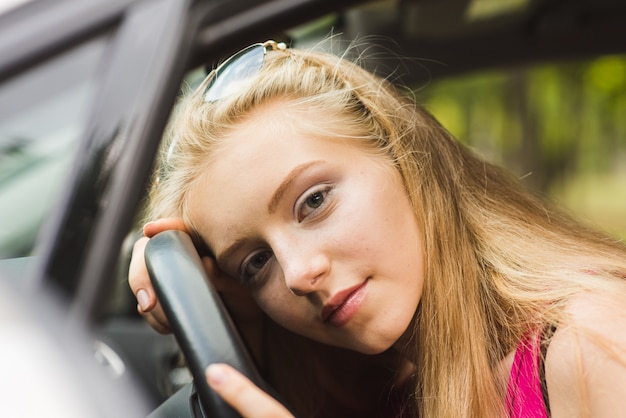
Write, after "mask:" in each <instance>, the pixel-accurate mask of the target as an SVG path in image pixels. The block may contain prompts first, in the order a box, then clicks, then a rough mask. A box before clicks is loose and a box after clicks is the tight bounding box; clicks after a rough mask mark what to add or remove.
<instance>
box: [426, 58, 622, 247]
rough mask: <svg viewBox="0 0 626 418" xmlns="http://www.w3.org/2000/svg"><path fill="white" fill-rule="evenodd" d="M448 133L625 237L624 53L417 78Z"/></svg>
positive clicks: (579, 215) (582, 215) (591, 221)
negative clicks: (424, 79) (429, 79)
mask: <svg viewBox="0 0 626 418" xmlns="http://www.w3.org/2000/svg"><path fill="white" fill-rule="evenodd" d="M418 87H419V88H418V89H417V93H416V94H417V97H418V100H419V101H420V102H421V103H423V104H424V105H425V106H426V107H427V108H428V109H429V110H430V111H431V112H432V113H433V114H434V115H435V116H436V117H437V118H438V119H439V120H440V121H441V122H442V124H443V125H444V126H445V127H446V128H447V129H449V130H450V131H451V132H452V133H453V134H454V135H455V136H457V137H458V138H459V139H461V140H462V141H463V142H465V143H466V144H468V145H469V146H470V147H472V148H473V149H474V150H475V151H477V152H478V153H479V154H482V155H483V156H485V157H486V158H487V159H489V160H491V161H494V162H496V163H498V164H501V165H504V166H505V167H507V168H508V169H510V170H511V171H512V172H513V173H514V174H516V175H517V176H518V177H520V178H522V181H524V182H525V183H526V184H527V185H528V186H530V187H531V188H533V189H534V190H536V191H537V192H539V193H541V194H544V195H549V196H551V197H552V198H553V200H555V201H556V202H557V203H558V204H560V205H561V206H563V207H565V208H566V209H567V210H568V211H570V212H572V213H573V214H574V215H575V216H576V217H577V218H579V219H581V220H583V221H585V222H587V223H588V224H590V225H592V226H594V227H597V228H600V229H603V230H604V231H606V232H607V233H609V234H611V235H613V236H616V237H618V238H622V239H624V238H626V216H625V215H626V119H625V118H624V112H626V56H623V55H605V56H598V57H593V58H590V59H585V60H577V61H566V62H553V63H542V64H537V65H533V66H527V67H517V68H508V69H506V70H497V71H493V70H492V71H480V72H474V73H472V74H468V75H466V76H459V77H450V78H445V79H441V80H436V81H433V82H432V83H429V84H427V85H422V86H418Z"/></svg>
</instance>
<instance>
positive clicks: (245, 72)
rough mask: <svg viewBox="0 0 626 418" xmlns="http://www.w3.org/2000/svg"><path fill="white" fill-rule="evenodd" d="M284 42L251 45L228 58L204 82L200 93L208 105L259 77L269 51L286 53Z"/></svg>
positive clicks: (199, 89)
mask: <svg viewBox="0 0 626 418" xmlns="http://www.w3.org/2000/svg"><path fill="white" fill-rule="evenodd" d="M286 49H287V46H286V45H285V44H284V43H283V42H275V41H271V40H270V41H266V42H263V43H257V44H253V45H250V46H248V47H246V48H244V49H242V50H241V51H239V52H237V53H236V54H235V55H233V56H231V57H230V58H228V59H227V60H226V61H224V62H223V63H222V64H220V65H219V66H218V67H217V68H216V69H215V70H214V71H212V72H211V73H210V74H209V75H208V76H207V77H206V78H205V79H204V81H202V83H201V84H200V86H199V87H198V91H202V98H203V99H204V101H205V102H207V103H212V102H216V101H218V100H221V99H223V98H225V97H228V96H231V95H233V94H235V93H236V92H237V91H239V90H240V89H241V87H243V85H245V84H246V83H247V82H249V81H250V80H251V79H252V78H253V77H254V76H255V75H257V74H258V73H259V72H260V71H261V69H262V68H263V65H264V64H265V56H266V54H267V51H268V50H272V51H284V50H286Z"/></svg>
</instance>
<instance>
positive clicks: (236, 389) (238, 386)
mask: <svg viewBox="0 0 626 418" xmlns="http://www.w3.org/2000/svg"><path fill="white" fill-rule="evenodd" d="M206 376H207V381H208V382H209V385H210V386H211V387H212V388H213V390H215V391H216V392H217V393H218V394H219V395H220V396H221V397H222V399H224V400H225V401H226V402H227V403H228V404H229V405H230V406H232V407H233V408H234V409H236V410H237V411H238V412H239V413H240V414H241V415H242V416H243V417H244V418H281V417H283V418H284V417H293V415H292V414H291V413H290V412H289V411H288V410H287V409H286V408H285V407H284V406H283V405H281V404H280V403H279V402H278V401H277V400H276V399H274V398H272V397H271V396H269V395H268V394H267V393H265V392H263V391H262V390H261V389H259V388H258V387H257V386H256V385H255V384H254V383H252V382H251V381H250V380H249V379H248V378H246V377H245V376H244V375H242V374H241V373H239V372H238V371H237V370H235V369H233V368H232V367H231V366H229V365H227V364H217V363H216V364H211V365H210V366H209V367H208V368H207V370H206Z"/></svg>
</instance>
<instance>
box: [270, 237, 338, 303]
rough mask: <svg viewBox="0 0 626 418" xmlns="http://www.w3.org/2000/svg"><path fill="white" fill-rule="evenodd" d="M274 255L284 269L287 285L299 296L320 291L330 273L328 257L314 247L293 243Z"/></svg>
mask: <svg viewBox="0 0 626 418" xmlns="http://www.w3.org/2000/svg"><path fill="white" fill-rule="evenodd" d="M274 255H275V256H276V258H277V260H278V262H279V264H280V266H281V267H282V270H283V275H284V279H285V284H286V285H287V287H288V288H289V290H291V292H292V293H293V294H295V295H297V296H305V295H306V294H308V293H311V292H314V291H316V290H318V289H319V287H320V286H321V284H322V282H323V281H324V278H325V277H326V276H327V275H328V273H329V271H330V263H329V259H328V257H327V256H326V255H325V254H324V252H323V251H321V249H319V248H316V247H315V246H314V245H307V246H302V245H298V244H297V243H295V242H292V243H290V244H287V245H285V248H283V249H282V250H279V251H278V252H277V251H276V250H275V251H274Z"/></svg>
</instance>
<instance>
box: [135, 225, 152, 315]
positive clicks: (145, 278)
mask: <svg viewBox="0 0 626 418" xmlns="http://www.w3.org/2000/svg"><path fill="white" fill-rule="evenodd" d="M148 241H149V239H148V238H145V237H144V238H140V239H138V240H137V242H135V245H134V246H133V254H132V256H131V259H130V266H129V267H128V285H129V286H130V289H131V290H132V292H133V294H134V295H135V297H136V298H137V303H138V304H139V309H140V312H150V311H151V310H152V308H154V307H155V306H156V303H157V298H156V295H155V294H154V289H153V288H152V283H151V282H150V275H149V274H148V268H147V267H146V262H145V260H144V253H145V251H146V244H148Z"/></svg>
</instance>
